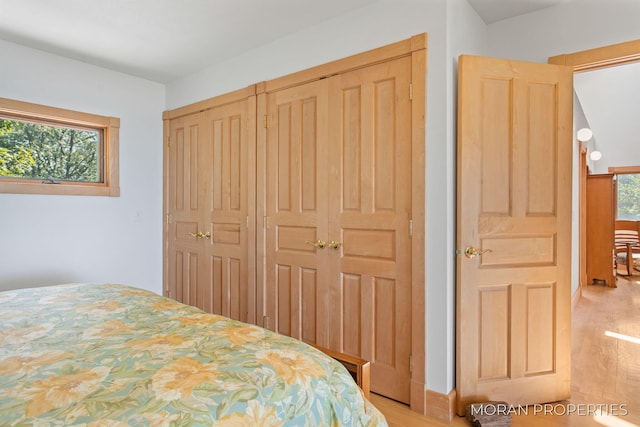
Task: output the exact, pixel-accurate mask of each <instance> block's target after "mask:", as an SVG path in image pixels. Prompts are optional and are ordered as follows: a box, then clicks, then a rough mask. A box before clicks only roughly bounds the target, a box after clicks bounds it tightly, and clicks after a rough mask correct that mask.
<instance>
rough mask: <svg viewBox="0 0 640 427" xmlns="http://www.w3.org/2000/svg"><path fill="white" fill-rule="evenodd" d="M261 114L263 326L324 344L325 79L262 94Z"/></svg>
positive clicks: (325, 313)
mask: <svg viewBox="0 0 640 427" xmlns="http://www.w3.org/2000/svg"><path fill="white" fill-rule="evenodd" d="M267 112H268V129H267V141H266V212H265V213H266V218H265V222H266V224H265V225H266V236H265V242H266V248H265V256H266V262H265V281H266V289H265V292H264V298H265V301H264V306H265V319H264V326H265V327H267V328H269V329H271V330H274V331H277V332H279V333H281V334H284V335H289V336H292V337H295V338H298V339H300V340H302V341H305V342H308V343H311V344H318V345H327V336H326V332H327V328H326V317H327V315H328V314H329V308H328V303H329V302H328V300H327V296H328V295H327V275H328V274H329V267H328V265H327V261H328V259H327V257H326V252H327V248H326V246H324V245H323V243H322V241H324V240H326V236H327V221H326V218H327V212H328V205H327V144H328V141H327V130H328V128H327V81H326V80H320V81H317V82H313V83H309V84H306V85H303V86H297V87H294V88H291V89H285V90H281V91H278V92H275V93H272V94H269V95H268V97H267ZM325 244H326V242H325ZM323 255H325V256H323Z"/></svg>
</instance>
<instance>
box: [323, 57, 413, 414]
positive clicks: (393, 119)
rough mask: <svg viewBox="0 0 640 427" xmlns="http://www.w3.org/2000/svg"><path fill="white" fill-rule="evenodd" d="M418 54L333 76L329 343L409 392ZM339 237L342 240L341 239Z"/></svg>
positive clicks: (398, 393)
mask: <svg viewBox="0 0 640 427" xmlns="http://www.w3.org/2000/svg"><path fill="white" fill-rule="evenodd" d="M410 83H411V59H410V58H408V57H407V58H401V59H396V60H393V61H389V62H385V63H382V64H379V65H373V66H369V67H366V68H362V69H359V70H356V71H352V72H348V73H344V74H340V75H337V76H333V77H331V78H330V79H329V93H330V96H329V111H330V115H329V129H330V131H329V141H330V144H329V147H330V149H329V159H328V161H329V163H328V171H329V174H328V177H329V183H328V184H329V198H328V205H329V215H328V217H327V219H328V223H329V235H328V240H329V241H333V242H334V245H333V247H334V248H329V251H330V253H329V255H330V258H331V259H330V265H331V274H330V277H329V282H328V285H327V286H328V288H329V308H330V311H329V316H328V319H329V348H331V349H333V350H337V351H340V352H342V353H346V354H351V355H354V356H358V357H361V358H363V359H366V360H369V361H370V362H371V389H372V390H373V391H375V392H377V393H380V394H383V395H385V396H388V397H391V398H393V399H395V400H399V401H402V402H409V397H410V396H409V395H410V379H411V374H410V353H411V340H410V337H411V226H410V219H411V100H410V99H409V98H410ZM336 246H337V247H336Z"/></svg>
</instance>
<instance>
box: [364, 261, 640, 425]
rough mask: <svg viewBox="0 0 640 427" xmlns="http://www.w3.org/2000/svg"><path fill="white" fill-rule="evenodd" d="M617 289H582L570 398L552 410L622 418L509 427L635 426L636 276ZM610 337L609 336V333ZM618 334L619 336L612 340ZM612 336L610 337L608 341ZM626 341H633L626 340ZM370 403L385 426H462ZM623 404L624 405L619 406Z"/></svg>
mask: <svg viewBox="0 0 640 427" xmlns="http://www.w3.org/2000/svg"><path fill="white" fill-rule="evenodd" d="M617 284H618V287H617V288H609V287H605V286H588V287H587V288H586V289H584V290H583V292H582V297H581V298H580V299H579V300H578V302H577V303H576V304H575V306H574V307H573V313H572V370H571V381H572V387H571V389H572V397H571V400H569V401H566V402H560V403H558V405H564V406H561V407H558V406H552V407H551V408H552V410H553V411H555V412H556V413H562V412H564V411H566V409H563V408H571V406H570V405H574V406H573V408H574V409H575V410H578V409H582V410H583V412H586V411H587V410H590V408H589V407H588V406H586V405H587V404H592V405H597V404H603V405H608V406H603V407H607V408H616V409H619V410H620V411H623V410H626V411H627V412H628V414H627V415H626V416H594V415H593V414H591V415H589V416H584V415H582V416H577V415H576V414H573V415H571V416H567V415H544V414H541V413H537V414H535V415H534V413H533V412H534V410H533V408H529V414H528V415H526V414H524V413H523V414H520V415H515V414H514V415H512V418H513V423H512V425H513V426H516V427H517V426H522V427H529V426H536V427H556V426H580V427H582V426H586V427H590V426H594V427H596V426H597V427H603V426H609V427H633V426H640V273H638V275H636V276H632V277H631V280H628V279H627V278H625V276H620V275H619V276H618V280H617ZM612 333H613V334H612ZM615 334H620V335H615ZM612 335H613V336H612ZM627 337H630V339H631V340H633V339H635V342H631V341H628V340H627V339H625V338H627ZM371 401H372V402H373V404H374V405H375V406H376V407H378V409H380V411H381V412H382V413H383V414H384V415H385V416H386V417H387V421H388V422H389V425H390V426H391V427H414V426H416V427H417V426H420V427H426V426H434V427H439V426H468V425H469V424H468V423H467V421H466V420H465V419H464V418H461V417H458V418H456V419H455V420H453V422H452V423H451V424H446V423H443V422H440V421H438V420H435V419H433V418H428V417H424V416H422V415H419V414H417V413H415V412H412V411H411V410H410V409H409V408H408V407H407V406H405V405H402V404H400V403H398V402H394V401H392V400H389V399H386V398H384V397H381V396H378V395H375V394H373V395H372V397H371ZM622 405H624V406H622Z"/></svg>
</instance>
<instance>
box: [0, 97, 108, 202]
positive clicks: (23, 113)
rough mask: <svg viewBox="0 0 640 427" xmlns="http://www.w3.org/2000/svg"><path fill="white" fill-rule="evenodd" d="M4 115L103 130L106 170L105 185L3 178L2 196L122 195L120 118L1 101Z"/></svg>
mask: <svg viewBox="0 0 640 427" xmlns="http://www.w3.org/2000/svg"><path fill="white" fill-rule="evenodd" d="M0 113H2V114H7V115H11V116H16V117H17V118H20V117H22V118H25V119H35V120H45V121H48V122H53V123H56V124H60V125H62V126H65V125H67V126H68V125H76V126H83V127H87V128H94V129H100V130H102V132H103V134H104V143H103V145H104V147H103V150H102V156H103V158H102V159H100V160H101V162H102V167H103V169H102V170H103V178H104V179H103V182H66V181H61V182H59V183H56V184H45V183H42V182H41V181H37V180H24V179H12V178H11V177H1V178H0V193H13V194H58V195H77V196H111V197H118V196H120V178H119V173H120V170H119V144H120V141H119V138H120V119H118V118H116V117H106V116H99V115H96V114H89V113H82V112H79V111H72V110H65V109H63V108H57V107H49V106H46V105H40V104H32V103H29V102H23V101H16V100H13V99H6V98H0Z"/></svg>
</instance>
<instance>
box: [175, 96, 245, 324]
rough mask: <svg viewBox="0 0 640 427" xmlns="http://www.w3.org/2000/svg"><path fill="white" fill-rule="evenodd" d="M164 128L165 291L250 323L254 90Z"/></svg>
mask: <svg viewBox="0 0 640 427" xmlns="http://www.w3.org/2000/svg"><path fill="white" fill-rule="evenodd" d="M169 132H170V139H169V146H168V149H167V157H168V159H167V161H166V167H167V175H168V176H167V178H166V179H167V190H166V191H167V195H166V197H167V200H168V206H167V209H168V211H167V213H168V218H167V222H168V225H167V229H168V232H167V245H168V246H167V263H168V273H167V282H168V284H167V288H168V296H170V297H172V298H174V299H176V300H178V301H181V302H184V303H186V304H190V305H193V306H196V307H198V308H201V309H202V310H204V311H207V312H210V313H215V314H221V315H223V316H227V317H230V318H232V319H237V320H242V321H246V322H252V323H255V271H254V270H255V245H254V244H250V242H251V241H254V240H255V185H256V184H255V97H250V98H248V99H241V100H238V101H235V102H230V103H225V104H223V105H218V106H215V107H212V108H209V109H207V110H205V111H203V112H199V113H194V114H189V115H186V116H183V117H178V118H175V119H171V120H170V124H169ZM252 159H253V160H252ZM252 239H253V240H252Z"/></svg>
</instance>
